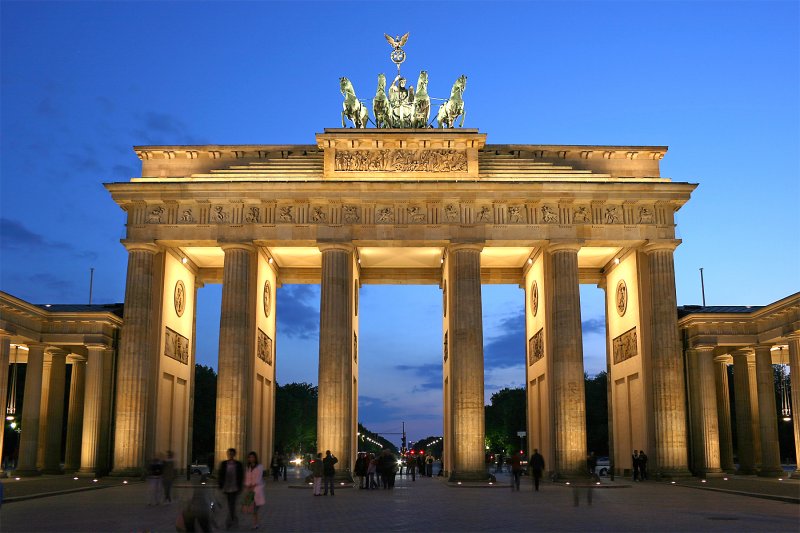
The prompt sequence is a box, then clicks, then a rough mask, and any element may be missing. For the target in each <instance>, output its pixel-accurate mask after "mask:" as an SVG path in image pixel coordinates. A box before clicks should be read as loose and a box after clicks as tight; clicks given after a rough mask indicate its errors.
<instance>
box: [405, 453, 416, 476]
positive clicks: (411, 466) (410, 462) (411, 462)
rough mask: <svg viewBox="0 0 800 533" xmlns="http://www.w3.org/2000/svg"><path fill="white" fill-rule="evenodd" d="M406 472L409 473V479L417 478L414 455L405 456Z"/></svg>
mask: <svg viewBox="0 0 800 533" xmlns="http://www.w3.org/2000/svg"><path fill="white" fill-rule="evenodd" d="M406 473H408V474H411V481H416V480H417V460H416V459H414V456H411V457H408V458H406Z"/></svg>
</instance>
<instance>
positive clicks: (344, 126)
mask: <svg viewBox="0 0 800 533" xmlns="http://www.w3.org/2000/svg"><path fill="white" fill-rule="evenodd" d="M344 113H345V111H344V109H343V110H342V127H343V128H346V127H347V124H345V123H344Z"/></svg>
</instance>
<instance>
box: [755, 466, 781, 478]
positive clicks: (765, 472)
mask: <svg viewBox="0 0 800 533" xmlns="http://www.w3.org/2000/svg"><path fill="white" fill-rule="evenodd" d="M785 474H786V472H784V470H783V468H762V469H760V470H759V471H758V476H759V477H783V476H784V475H785Z"/></svg>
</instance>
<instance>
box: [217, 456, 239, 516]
mask: <svg viewBox="0 0 800 533" xmlns="http://www.w3.org/2000/svg"><path fill="white" fill-rule="evenodd" d="M217 480H218V481H219V488H220V489H221V490H222V492H223V493H224V494H225V496H226V497H227V498H228V520H227V526H228V527H231V526H232V525H234V524H238V523H239V519H238V518H237V517H236V498H238V497H239V493H240V492H242V486H243V484H244V467H243V466H242V463H240V462H239V461H237V460H236V450H235V449H234V448H228V460H227V461H222V462H221V463H220V464H219V470H218V471H217Z"/></svg>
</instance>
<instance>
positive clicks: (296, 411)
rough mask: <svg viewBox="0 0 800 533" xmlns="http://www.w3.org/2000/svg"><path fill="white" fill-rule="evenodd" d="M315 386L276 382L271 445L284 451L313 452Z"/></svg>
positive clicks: (315, 413)
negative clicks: (272, 443) (273, 431)
mask: <svg viewBox="0 0 800 533" xmlns="http://www.w3.org/2000/svg"><path fill="white" fill-rule="evenodd" d="M317 396H318V391H317V387H315V386H313V385H311V384H309V383H288V384H286V385H279V386H278V387H277V389H276V391H275V448H276V449H277V450H279V451H282V452H284V453H298V454H301V453H306V452H316V451H317Z"/></svg>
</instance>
